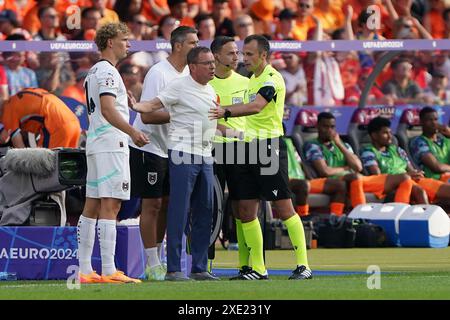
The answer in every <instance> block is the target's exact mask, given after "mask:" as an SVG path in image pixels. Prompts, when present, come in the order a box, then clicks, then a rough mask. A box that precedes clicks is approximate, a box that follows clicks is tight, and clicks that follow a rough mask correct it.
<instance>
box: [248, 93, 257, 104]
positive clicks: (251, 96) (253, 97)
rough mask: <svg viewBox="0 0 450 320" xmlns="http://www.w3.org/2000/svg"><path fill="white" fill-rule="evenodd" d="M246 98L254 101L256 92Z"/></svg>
mask: <svg viewBox="0 0 450 320" xmlns="http://www.w3.org/2000/svg"><path fill="white" fill-rule="evenodd" d="M248 99H249V100H250V102H253V101H255V99H256V93H254V94H251V95H250V97H248Z"/></svg>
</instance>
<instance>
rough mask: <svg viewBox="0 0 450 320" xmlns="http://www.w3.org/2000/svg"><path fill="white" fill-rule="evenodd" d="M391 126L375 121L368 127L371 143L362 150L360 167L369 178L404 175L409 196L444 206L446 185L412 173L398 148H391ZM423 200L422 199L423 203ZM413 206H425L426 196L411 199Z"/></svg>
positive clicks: (449, 186)
mask: <svg viewBox="0 0 450 320" xmlns="http://www.w3.org/2000/svg"><path fill="white" fill-rule="evenodd" d="M390 126H391V122H390V121H389V120H388V119H385V118H382V117H377V118H374V119H372V120H371V121H370V123H369V128H368V129H369V134H370V139H371V141H372V143H371V144H370V145H369V146H367V147H365V148H364V149H363V150H362V153H361V154H362V160H363V164H364V167H366V168H367V171H368V172H369V173H370V174H380V173H381V174H405V173H407V174H408V175H410V176H411V177H412V179H413V180H414V184H415V186H414V189H416V190H417V191H413V194H415V193H418V194H419V196H420V194H421V193H422V194H423V190H424V191H425V192H426V194H427V195H428V199H429V200H430V202H432V203H433V202H435V203H448V202H449V200H450V184H448V183H444V182H442V181H439V180H435V179H432V178H425V177H424V175H423V172H422V171H418V170H415V169H414V168H413V166H412V165H411V163H410V162H409V159H408V156H407V154H406V152H405V150H403V149H402V148H400V147H398V146H395V145H394V144H392V133H391V129H390ZM423 198H424V199H423ZM414 200H415V202H417V203H428V201H427V198H426V196H425V197H424V196H421V197H420V199H414Z"/></svg>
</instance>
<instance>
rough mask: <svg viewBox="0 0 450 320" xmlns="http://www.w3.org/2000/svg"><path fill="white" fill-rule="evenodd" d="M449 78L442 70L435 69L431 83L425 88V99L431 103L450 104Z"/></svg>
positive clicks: (427, 102)
mask: <svg viewBox="0 0 450 320" xmlns="http://www.w3.org/2000/svg"><path fill="white" fill-rule="evenodd" d="M448 89H449V88H448V78H447V76H446V74H445V73H444V72H442V71H439V70H435V71H434V72H433V74H432V78H431V81H430V84H429V85H428V87H427V88H425V90H424V93H423V94H424V100H425V103H426V104H430V105H448V104H450V91H449V90H448Z"/></svg>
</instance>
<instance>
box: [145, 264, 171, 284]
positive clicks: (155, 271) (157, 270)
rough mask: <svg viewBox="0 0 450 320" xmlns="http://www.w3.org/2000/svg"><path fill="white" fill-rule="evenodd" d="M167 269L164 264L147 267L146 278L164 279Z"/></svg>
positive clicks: (153, 279) (152, 279)
mask: <svg viewBox="0 0 450 320" xmlns="http://www.w3.org/2000/svg"><path fill="white" fill-rule="evenodd" d="M166 271H167V269H164V267H163V266H162V265H160V264H159V265H157V266H154V267H151V268H150V267H146V268H145V278H146V279H147V280H151V281H163V280H164V277H165V276H166Z"/></svg>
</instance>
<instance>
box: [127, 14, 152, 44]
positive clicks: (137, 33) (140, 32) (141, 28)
mask: <svg viewBox="0 0 450 320" xmlns="http://www.w3.org/2000/svg"><path fill="white" fill-rule="evenodd" d="M128 27H129V28H130V32H131V33H130V37H131V38H133V40H150V39H153V38H155V35H154V30H156V29H153V28H152V27H151V26H150V25H149V23H148V21H147V20H146V18H145V17H144V16H143V15H142V14H136V15H134V16H133V17H132V18H131V20H130V21H128Z"/></svg>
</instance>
